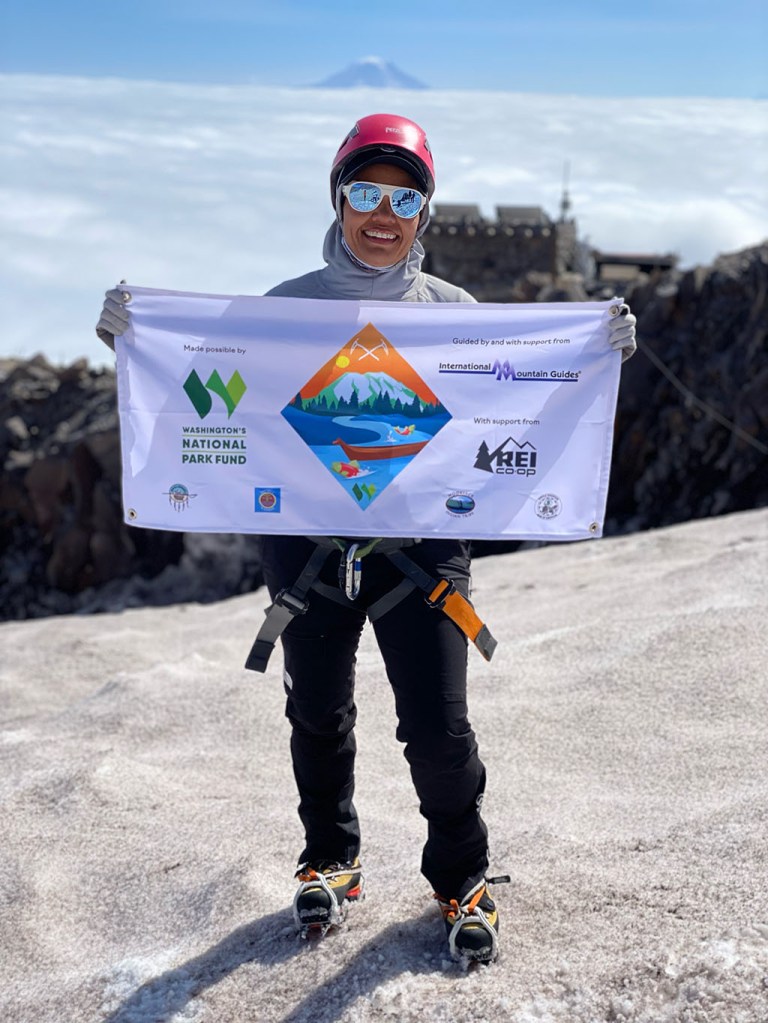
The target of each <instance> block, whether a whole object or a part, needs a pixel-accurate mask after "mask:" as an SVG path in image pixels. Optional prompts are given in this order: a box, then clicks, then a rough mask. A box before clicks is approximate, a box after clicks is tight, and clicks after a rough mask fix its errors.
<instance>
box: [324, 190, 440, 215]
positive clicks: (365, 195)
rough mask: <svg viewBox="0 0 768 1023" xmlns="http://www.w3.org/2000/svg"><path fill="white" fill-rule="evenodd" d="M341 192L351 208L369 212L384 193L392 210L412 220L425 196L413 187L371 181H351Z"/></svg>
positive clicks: (419, 210)
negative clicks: (379, 183) (378, 183)
mask: <svg viewBox="0 0 768 1023" xmlns="http://www.w3.org/2000/svg"><path fill="white" fill-rule="evenodd" d="M341 191H342V194H343V195H344V196H345V197H346V200H347V202H348V203H349V205H350V206H351V207H352V209H353V210H357V212H358V213H371V212H372V211H373V210H375V209H376V207H377V206H379V205H380V204H381V200H382V199H383V198H384V196H385V195H386V196H387V198H388V199H389V205H390V206H391V207H392V212H393V213H394V214H396V215H397V216H398V217H401V218H402V219H403V220H413V218H414V217H417V216H418V215H419V213H420V212H421V210H422V209H423V207H424V205H425V203H426V201H427V197H426V195H422V194H421V192H417V191H416V189H415V188H402V187H401V186H395V185H377V184H375V183H374V182H372V181H352V182H350V184H348V185H344V187H343V188H342V190H341Z"/></svg>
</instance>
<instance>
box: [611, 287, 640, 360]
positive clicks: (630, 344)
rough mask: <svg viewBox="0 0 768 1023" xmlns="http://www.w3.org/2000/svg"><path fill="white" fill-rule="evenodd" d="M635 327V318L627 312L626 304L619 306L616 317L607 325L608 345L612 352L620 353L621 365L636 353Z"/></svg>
mask: <svg viewBox="0 0 768 1023" xmlns="http://www.w3.org/2000/svg"><path fill="white" fill-rule="evenodd" d="M636 325H637V317H636V316H633V315H632V313H631V312H630V311H629V306H628V305H627V304H626V302H623V303H622V304H621V305H620V306H619V312H618V315H616V316H614V317H613V318H612V319H611V321H610V322H609V324H608V344H609V345H610V346H611V348H612V349H613V350H614V352H619V351H620V352H621V361H622V363H624V362H626V361H627V359H631V358H632V356H633V355H634V354H635V352H636V351H637V336H636V333H637V332H636V330H635V327H636Z"/></svg>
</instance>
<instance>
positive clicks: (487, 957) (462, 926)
mask: <svg viewBox="0 0 768 1023" xmlns="http://www.w3.org/2000/svg"><path fill="white" fill-rule="evenodd" d="M494 880H497V881H501V880H502V878H494ZM503 880H505V881H508V880H509V878H508V877H504V878H503ZM488 883H489V882H488V881H481V882H480V883H479V884H477V885H475V887H474V888H472V889H471V890H470V891H468V892H467V894H466V895H465V896H464V898H463V899H462V900H461V902H459V900H458V899H444V898H443V897H442V895H438V894H437V893H435V898H436V899H437V903H438V905H439V906H440V912H441V913H442V914H443V922H444V923H445V929H446V933H447V934H448V947H449V948H450V951H451V956H452V958H453V959H457V960H459V961H462V960H463V961H465V962H467V963H473V962H475V963H492V962H493V961H494V960H495V959H496V957H497V956H498V954H499V939H498V932H499V913H498V910H497V909H496V903H495V902H494V901H493V899H492V898H491V896H490V895H489V894H488Z"/></svg>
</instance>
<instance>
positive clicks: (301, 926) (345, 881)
mask: <svg viewBox="0 0 768 1023" xmlns="http://www.w3.org/2000/svg"><path fill="white" fill-rule="evenodd" d="M296 878H297V880H298V881H299V887H298V889H297V890H296V894H295V896H294V899H293V918H294V920H295V921H296V927H297V929H298V932H299V935H300V937H302V938H322V937H323V936H324V935H326V934H327V933H328V931H329V930H330V929H331V928H332V927H340V926H341V925H342V924H343V923H344V921H345V919H346V916H347V909H348V905H349V903H351V902H357V901H359V900H361V899H362V898H363V887H364V879H363V874H362V870H361V867H360V861H359V859H355V860H354V861H353V862H352V863H338V862H335V861H331V860H318V861H315V862H314V863H302V864H301V865H300V866H299V869H298V870H297V871H296Z"/></svg>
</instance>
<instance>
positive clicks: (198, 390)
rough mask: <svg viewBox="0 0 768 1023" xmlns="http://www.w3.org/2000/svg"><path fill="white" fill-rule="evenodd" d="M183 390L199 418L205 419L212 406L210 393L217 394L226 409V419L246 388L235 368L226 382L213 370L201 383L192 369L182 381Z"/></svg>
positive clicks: (238, 402)
mask: <svg viewBox="0 0 768 1023" xmlns="http://www.w3.org/2000/svg"><path fill="white" fill-rule="evenodd" d="M184 390H185V391H186V393H187V397H188V398H189V400H190V401H191V402H192V404H193V406H194V408H195V411H196V412H197V414H198V415H199V416H200V418H201V419H205V417H206V416H207V415H208V413H209V412H210V411H211V409H212V408H213V398H212V397H211V394H216V395H218V397H219V398H221V400H222V401H223V402H224V405H225V406H226V409H227V419H229V418H230V417H231V415H232V413H233V412H234V411H235V409H236V408H237V406H238V405H239V404H240V399H241V398H242V396H243V395H244V394H245V392H246V390H247V388H246V386H245V384H244V382H243V378H242V377H241V376H240V374H239V373H238V372H237V370H235V372H234V373H233V374H232V376H231V377H230V378H229V381H228V382H227V383H226V384H225V383H224V381H223V380H222V379H221V377H220V376H219V373H218V370H214V371H213V372H212V373H211V375H210V376H209V377H208V379H207V380H206V382H205V383H203V381H202V380H201V379H200V377H199V376H198V375H197V373H196V372H195V370H192V372H191V373H190V374H189V376H188V377H187V379H186V380H185V381H184Z"/></svg>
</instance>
